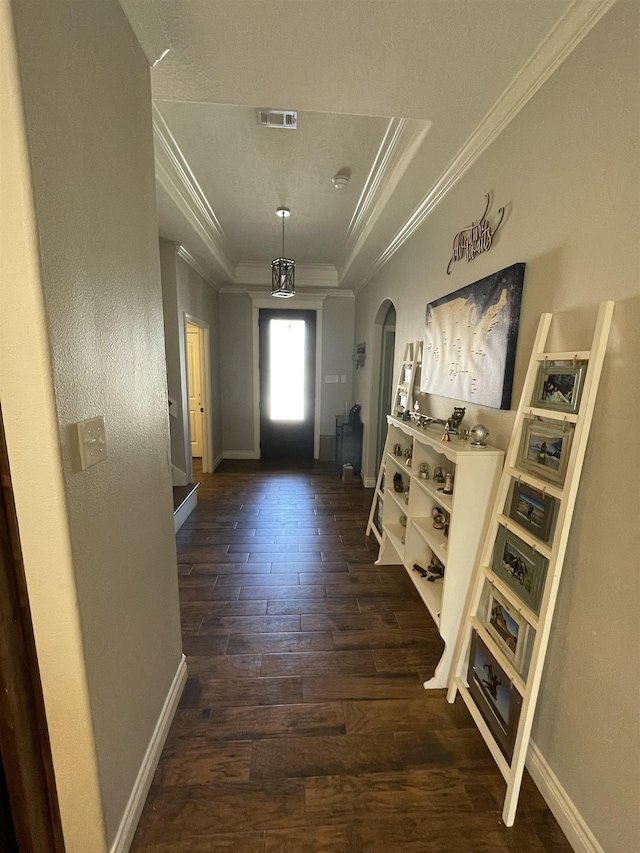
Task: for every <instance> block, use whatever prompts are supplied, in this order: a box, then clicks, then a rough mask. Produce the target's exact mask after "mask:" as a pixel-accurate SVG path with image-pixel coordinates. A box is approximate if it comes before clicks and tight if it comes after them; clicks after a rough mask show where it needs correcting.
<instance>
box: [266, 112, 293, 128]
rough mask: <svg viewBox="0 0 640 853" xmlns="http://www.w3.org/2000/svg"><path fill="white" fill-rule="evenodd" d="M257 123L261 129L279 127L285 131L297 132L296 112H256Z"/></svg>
mask: <svg viewBox="0 0 640 853" xmlns="http://www.w3.org/2000/svg"><path fill="white" fill-rule="evenodd" d="M258 123H259V124H261V125H262V126H263V127H280V128H283V129H285V130H297V128H298V111H297V110H258Z"/></svg>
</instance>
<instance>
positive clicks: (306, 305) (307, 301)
mask: <svg viewBox="0 0 640 853" xmlns="http://www.w3.org/2000/svg"><path fill="white" fill-rule="evenodd" d="M249 295H250V296H251V303H252V307H253V457H252V458H253V459H260V328H259V320H260V309H261V308H277V309H278V310H285V311H286V310H289V311H302V310H304V311H315V312H316V371H315V372H316V393H315V400H314V406H315V411H314V417H313V458H314V459H319V458H320V424H321V419H322V313H323V309H324V300H325V299H326V294H322V295H319V294H300V293H296V295H295V296H294V297H293V299H280V300H278V302H279V303H283V302H284V305H283V304H278V302H275V301H274V297H273V296H271V294H268V293H265V292H264V291H262V292H259V293H250V294H249ZM291 303H293V304H291Z"/></svg>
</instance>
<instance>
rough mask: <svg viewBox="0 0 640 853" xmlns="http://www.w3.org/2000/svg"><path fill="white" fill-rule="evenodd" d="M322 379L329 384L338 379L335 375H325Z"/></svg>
mask: <svg viewBox="0 0 640 853" xmlns="http://www.w3.org/2000/svg"><path fill="white" fill-rule="evenodd" d="M324 381H325V383H326V384H327V385H329V384H331V385H333V384H334V383H335V382H337V381H338V377H337V376H325V377H324Z"/></svg>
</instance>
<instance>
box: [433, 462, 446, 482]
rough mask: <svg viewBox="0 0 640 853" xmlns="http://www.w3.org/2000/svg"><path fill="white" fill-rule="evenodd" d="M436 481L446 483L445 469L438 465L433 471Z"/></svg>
mask: <svg viewBox="0 0 640 853" xmlns="http://www.w3.org/2000/svg"><path fill="white" fill-rule="evenodd" d="M433 482H434V483H444V470H443V469H442V468H441V467H440V466H439V465H438V467H437V468H436V469H435V470H434V472H433Z"/></svg>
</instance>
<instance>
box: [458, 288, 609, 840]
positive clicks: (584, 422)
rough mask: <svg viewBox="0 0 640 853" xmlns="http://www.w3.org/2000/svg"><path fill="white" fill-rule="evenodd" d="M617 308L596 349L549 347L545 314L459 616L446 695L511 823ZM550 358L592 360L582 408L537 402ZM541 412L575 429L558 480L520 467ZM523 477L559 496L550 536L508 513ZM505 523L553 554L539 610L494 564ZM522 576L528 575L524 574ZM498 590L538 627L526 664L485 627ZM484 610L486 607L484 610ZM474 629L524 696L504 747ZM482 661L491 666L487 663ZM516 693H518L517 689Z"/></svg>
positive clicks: (605, 316)
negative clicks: (475, 732) (476, 685)
mask: <svg viewBox="0 0 640 853" xmlns="http://www.w3.org/2000/svg"><path fill="white" fill-rule="evenodd" d="M613 308H614V303H613V302H603V303H601V304H600V308H599V311H598V317H597V320H596V325H595V330H594V335H593V342H592V347H591V350H590V351H580V352H575V351H570V352H547V351H546V350H545V347H546V342H547V337H548V333H549V327H550V325H551V320H552V315H551V314H543V315H542V316H541V318H540V323H539V326H538V332H537V335H536V339H535V343H534V348H533V352H532V355H531V360H530V363H529V369H528V371H527V375H526V379H525V383H524V388H523V390H522V397H521V400H520V406H519V407H518V411H517V414H516V420H515V424H514V428H513V433H512V436H511V441H510V444H509V449H508V451H507V455H506V459H505V467H504V469H503V472H502V475H501V477H500V482H499V485H498V490H497V494H496V499H495V504H494V508H493V512H492V515H491V519H490V523H489V527H488V530H487V534H486V538H485V542H484V547H483V548H482V550H481V552H480V560H479V563H478V565H477V566H476V570H475V574H474V577H473V579H472V582H471V585H470V588H469V595H468V598H467V603H466V608H465V615H464V618H463V620H462V622H461V625H460V631H459V633H458V639H457V642H456V648H455V652H454V657H453V664H452V667H451V674H450V678H449V686H448V693H447V699H448V701H449V702H453V701H454V700H455V698H456V694H457V693H460V695H461V696H462V698H463V700H464V702H465V704H466V705H467V707H468V708H469V711H470V713H471V716H472V717H473V719H474V721H475V723H476V725H477V726H478V729H479V731H480V733H481V734H482V736H483V738H484V740H485V741H486V743H487V746H488V747H489V750H490V752H491V754H492V755H493V758H494V760H495V761H496V764H497V765H498V767H499V769H500V771H501V772H502V775H503V776H504V778H505V781H506V783H507V791H506V796H505V801H504V808H503V812H502V817H503V820H504V823H505V824H506V826H513V822H514V820H515V814H516V809H517V805H518V797H519V794H520V785H521V782H522V774H523V771H524V765H525V760H526V757H527V750H528V747H529V739H530V735H531V726H532V724H533V718H534V714H535V709H536V702H537V699H538V692H539V688H540V681H541V678H542V671H543V668H544V660H545V655H546V652H547V646H548V642H549V634H550V630H551V623H552V620H553V612H554V609H555V604H556V598H557V595H558V587H559V584H560V576H561V573H562V566H563V563H564V557H565V552H566V548H567V542H568V537H569V530H570V527H571V519H572V516H573V510H574V506H575V501H576V495H577V491H578V485H579V482H580V475H581V472H582V465H583V462H584V455H585V451H586V447H587V440H588V438H589V430H590V427H591V421H592V417H593V410H594V406H595V402H596V397H597V393H598V385H599V383H600V376H601V373H602V365H603V362H604V357H605V352H606V348H607V341H608V337H609V330H610V327H611V319H612V316H613ZM547 362H552V363H558V362H565V363H566V362H572V363H574V364H575V363H577V362H585V363H587V367H586V376H585V380H584V385H583V388H582V396H581V399H580V401H579V409H578V412H577V414H569V413H565V412H563V411H558V410H555V409H548V408H541V407H538V408H536V407H533V406H532V400H533V396H534V392H535V390H536V387H537V381H538V373H539V370H540V367H541V364H544V365H546V363H547ZM557 372H558V373H561V372H562V368H561V367H559V368H558V371H557ZM540 418H544V419H546V420H547V421H551V422H554V421H555V422H556V423H557V422H562V424H563V428H565V429H569V430H571V429H573V433H574V434H573V441H572V444H571V447H570V449H569V457H568V464H567V467H566V471H565V476H564V482H562V483H561V484H560V485H558V484H556V483H551V482H548V481H547V480H546V479H545V478H544V472H543V476H542V477H539V476H536V475H535V474H531V473H529V471H525V470H520V468H519V467H518V460H519V455H520V453H521V446H522V442H523V431H524V428H525V425H526V424H527V423H528V422H529V421H530V420H535V419H540ZM519 483H526V484H528V485H529V486H531V487H533V488H534V489H536V490H537V491H539V492H541V493H542V495H543V497H544V496H545V495H550V496H552V497H553V498H554V499H555V501H556V504H557V517H556V521H555V530H554V532H553V538H552V544H550V545H548V544H546V542H545V541H543V540H542V539H540V538H538V537H537V536H535V535H534V534H533V533H531V532H529V530H527V529H525V527H522V526H520V525H519V524H518V523H517V521H515V520H514V519H512V518H510V517H508V514H507V513H508V510H507V507H506V503H507V500H508V498H509V495H510V489H511V486H512V484H513V487H514V488H516V487H517V486H518V484H519ZM501 530H507V531H509V532H510V533H511V534H514V535H515V536H517V537H518V539H520V540H521V542H523V543H525V545H526V546H528V547H529V548H530V549H531V551H532V556H533V552H534V551H535V552H536V553H537V554H538V555H540V556H541V557H542V558H544V559H545V560H546V561H548V563H547V568H546V578H544V581H543V582H544V586H543V590H542V594H541V600H540V604H539V609H538V610H536V608H535V607H530V606H529V603H528V602H525V601H524V600H523V597H522V596H521V595H518V593H517V591H514V587H513V586H512V585H511V584H509V583H506V582H505V581H504V579H503V578H502V577H501V576H500V575H499V574H496V573H495V571H494V569H493V565H495V562H494V561H495V558H494V549H495V546H496V539H497V537H498V536H499V534H500V532H501ZM548 538H549V537H547V539H548ZM519 582H520V583H523V581H519ZM522 589H525V587H524V586H523V587H522ZM494 591H497V593H498V595H499V596H501V597H502V599H503V600H505V601H506V602H507V604H508V605H509V606H510V607H511V608H512V612H515V613H517V619H518V621H520V625H521V627H520V629H519V630H522V627H525V628H526V630H527V631H529V628H530V629H532V631H534V632H535V638H534V640H533V643H529V644H528V648H527V649H525V654H527V655H528V656H529V657H528V660H524V661H522V662H521V664H520V665H516V663H515V662H514V661H515V659H514V658H512V657H511V656H510V655H509V654H508V653H507V654H505V652H504V650H503V648H501V646H500V644H499V643H497V642H496V641H495V639H494V634H493V633H492V632H491V631H490V630H487V619H486V611H485V610H484V607H482V602H483V601H484V602H486V600H487V597H488V595H489V593H493V592H494ZM497 600H499V599H497ZM483 611H484V612H485V615H484V616H483ZM527 626H529V627H527ZM474 634H475V635H476V636H477V637H479V639H480V640H481V641H482V643H484V645H485V647H486V648H487V649H488V650H489V652H490V653H491V655H493V657H494V658H495V661H496V662H497V664H498V666H499V667H500V668H501V669H502V670H503V672H504V673H505V674H506V676H507V677H508V679H509V681H510V689H511V690H512V691H513V690H515V691H516V694H517V695H518V696H519V697H521V703H522V704H521V706H520V712H519V716H518V718H517V727H515V726H513V727H512V729H511V731H512V734H513V732H515V739H514V740H513V741H512V744H511V747H506V748H505V747H504V740H503V745H502V747H501V745H500V743H499V738H501V736H500V733H499V729H500V727H499V725H498V727H497V729H498V737H496V734H494V731H496V723H495V720H492V724H493V730H492V728H491V727H490V725H489V724H488V722H487V717H488V718H489V719H490V720H491V719H492V718H491V715H490V714H487V711H486V708H485V714H483V713H482V712H481V710H480V709H479V707H478V704H476V701H475V700H474V697H473V695H472V693H471V690H470V687H469V684H468V676H467V671H468V666H469V657H470V650H471V646H472V639H474ZM476 642H477V641H476ZM516 643H517V641H516ZM484 668H485V669H486V666H485V667H484ZM492 674H493V675H494V676H495V673H493V669H492V668H491V667H490V668H489V669H487V680H486V681H485V684H486V685H487V690H489V692H490V691H491V685H490V683H489V679H490V678H491V676H492ZM493 689H494V690H497V688H496V687H495V685H493ZM481 690H482V688H481ZM485 694H486V691H485ZM476 695H477V691H476ZM490 695H491V696H493V693H490ZM511 696H512V697H513V696H514V693H513V692H512V693H511ZM517 704H519V702H518V701H516V700H515V699H512V700H511V703H510V709H511V712H513V713H514V714H515V713H516V711H515V709H516V707H517ZM487 705H488V707H489V708H490V709H491V703H490V702H488V703H487ZM496 719H497V718H496ZM503 748H504V751H503ZM509 753H511V754H509Z"/></svg>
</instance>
